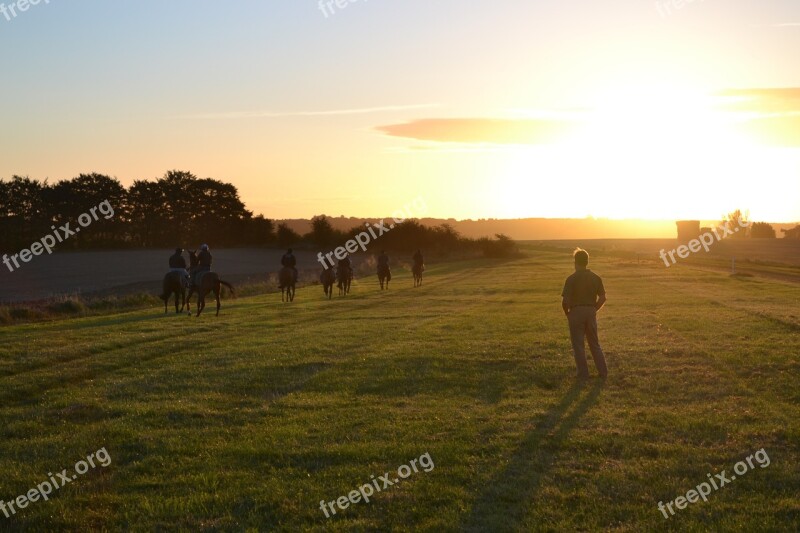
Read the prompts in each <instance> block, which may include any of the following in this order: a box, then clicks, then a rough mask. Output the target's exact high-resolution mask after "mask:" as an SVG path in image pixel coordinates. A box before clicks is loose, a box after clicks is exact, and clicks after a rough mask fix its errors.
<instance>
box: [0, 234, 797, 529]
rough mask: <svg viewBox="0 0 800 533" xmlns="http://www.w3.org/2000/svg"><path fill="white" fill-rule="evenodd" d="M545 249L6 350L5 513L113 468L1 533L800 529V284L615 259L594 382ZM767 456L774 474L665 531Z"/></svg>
mask: <svg viewBox="0 0 800 533" xmlns="http://www.w3.org/2000/svg"><path fill="white" fill-rule="evenodd" d="M590 251H591V250H590ZM528 254H529V255H528V256H527V257H526V258H523V259H518V260H514V261H507V262H497V261H494V262H493V261H489V260H474V261H464V262H454V263H446V264H442V265H431V266H430V267H429V269H428V271H427V272H426V279H425V284H424V286H423V287H421V288H418V289H412V288H411V280H410V276H409V274H408V273H407V272H401V271H397V272H395V280H394V281H393V286H392V288H391V290H390V291H388V292H383V293H381V292H380V291H378V290H377V280H376V279H374V278H369V279H363V280H359V281H358V282H357V283H356V284H355V285H354V291H353V293H352V294H351V295H350V296H348V297H347V298H346V299H344V298H341V299H337V298H336V297H334V300H333V301H327V300H323V298H322V290H321V288H320V287H318V286H313V287H307V288H304V289H301V290H299V291H298V293H297V299H296V300H295V302H294V303H293V304H289V305H283V304H281V302H280V296H279V295H276V294H270V295H266V296H256V297H249V298H241V299H239V300H225V301H224V302H223V309H222V314H221V316H220V317H219V318H215V317H214V316H213V313H210V312H207V313H206V314H204V315H203V316H202V317H201V318H199V319H196V318H188V317H187V316H185V315H181V316H175V315H174V314H170V315H163V314H161V313H162V309H159V308H153V309H151V310H148V311H136V312H129V313H124V314H118V315H109V316H102V317H91V318H82V319H73V320H65V321H54V322H47V323H38V324H29V325H19V326H9V327H4V328H2V329H0V339H2V341H3V342H2V345H0V383H2V387H0V417H1V418H0V420H2V424H1V425H0V428H1V430H2V440H0V468H2V472H3V475H2V476H0V499H2V500H4V501H5V502H9V501H12V500H13V499H15V498H16V497H17V496H18V495H23V494H26V493H27V492H28V491H29V490H30V489H31V488H33V487H36V486H37V485H38V484H40V483H42V482H43V481H46V480H48V479H49V477H50V475H48V473H51V472H52V473H53V474H54V475H55V474H56V473H57V472H61V471H62V469H67V472H68V473H74V468H73V465H75V463H76V461H78V460H80V459H83V458H86V456H87V455H88V454H91V453H92V452H95V451H96V450H98V449H100V448H105V450H106V451H107V453H108V455H109V456H110V458H111V463H110V464H109V465H108V466H106V467H103V466H97V467H96V468H90V469H89V470H88V472H87V473H86V474H84V475H81V476H77V478H76V479H75V480H73V481H72V482H71V483H69V484H68V485H67V486H65V487H63V488H61V489H59V490H55V491H53V493H52V494H51V495H50V499H49V501H41V500H40V501H37V502H33V503H30V504H29V505H27V507H25V508H24V509H19V510H18V512H17V513H16V514H14V515H12V516H11V517H10V518H6V517H5V516H3V515H2V514H0V529H2V530H21V531H25V530H28V531H55V530H83V531H85V530H90V529H91V530H130V531H152V530H162V531H166V530H184V531H245V530H250V531H307V530H308V531H392V530H397V531H412V530H415V531H416V530H420V531H432V530H435V531H476V532H477V531H601V530H605V531H631V532H633V531H636V532H640V531H797V530H798V529H800V501H799V500H798V495H800V408H798V405H800V384H798V375H800V285H798V284H792V283H789V282H786V281H780V280H775V279H764V278H759V277H757V276H756V277H748V278H736V277H731V276H729V275H727V274H725V273H722V272H710V271H703V270H694V269H691V268H689V267H682V266H677V267H672V268H669V269H667V268H664V267H663V265H658V264H656V263H647V264H639V265H637V264H636V261H635V260H634V261H630V260H626V259H622V258H619V257H612V256H606V257H603V256H602V255H601V254H595V255H596V257H593V262H592V265H590V266H591V267H592V268H593V269H594V270H595V271H596V272H598V273H599V274H601V275H602V276H603V278H604V281H605V286H606V289H607V291H608V296H609V303H608V304H607V306H606V308H604V309H603V310H602V311H601V313H600V329H601V342H602V343H603V345H604V348H605V350H606V356H607V359H608V361H609V369H610V376H609V378H608V380H607V381H605V382H602V381H600V380H598V379H592V380H591V381H589V382H588V383H586V384H584V385H583V386H579V385H578V384H577V383H576V381H575V379H574V373H575V368H574V362H573V360H572V355H571V350H570V346H569V339H568V335H567V329H566V322H565V318H564V316H563V314H562V312H561V309H560V298H559V294H560V290H561V287H562V284H563V281H564V278H565V277H566V276H567V275H568V274H570V272H571V258H570V257H569V255H565V254H563V253H562V254H559V253H556V252H549V251H531V250H528ZM207 311H208V309H207ZM591 370H592V372H593V373H594V369H593V368H591ZM762 448H763V449H764V451H765V453H766V454H768V457H769V459H770V464H769V466H766V467H763V468H762V467H761V466H760V465H759V464H755V467H754V468H753V469H750V470H749V471H748V472H747V473H746V474H744V475H741V476H736V479H735V480H734V481H731V482H730V483H728V484H726V485H725V486H724V487H721V488H720V489H719V490H717V491H714V492H712V493H711V494H710V495H709V496H708V501H707V502H703V501H702V500H701V501H699V502H698V503H691V504H689V505H688V507H687V508H685V509H683V510H677V511H676V514H675V516H671V517H670V518H669V519H665V518H664V516H663V515H662V513H661V512H660V511H659V509H658V507H657V506H658V503H659V501H663V502H664V503H666V502H670V501H672V500H675V498H677V497H678V496H681V495H684V496H685V495H686V492H687V491H688V490H690V489H693V488H695V487H696V486H697V485H699V484H701V483H703V482H705V481H707V480H708V477H707V474H712V475H713V474H715V473H720V472H722V471H723V470H726V471H727V476H728V477H730V476H731V474H733V470H734V465H735V464H736V463H737V461H740V460H743V459H745V458H746V457H747V456H749V455H751V454H754V453H755V452H756V451H757V450H761V449H762ZM424 454H429V457H430V459H431V461H432V463H433V465H435V466H434V467H433V468H431V469H429V471H427V472H426V471H424V470H423V469H422V468H419V471H418V472H416V473H411V474H410V476H409V477H408V478H407V479H405V480H402V481H400V482H399V483H397V484H395V485H394V486H391V487H388V488H385V489H382V490H381V491H380V492H377V491H376V492H375V494H374V495H373V496H372V497H371V501H370V502H369V503H365V502H363V501H361V502H358V503H354V504H350V505H349V507H348V508H347V509H344V510H340V509H337V511H338V512H337V514H336V515H335V516H331V517H330V518H326V517H325V515H324V513H323V511H322V510H321V509H320V501H321V500H325V501H326V502H327V501H333V500H336V499H338V498H339V497H341V496H346V495H348V493H350V492H351V491H353V490H354V489H358V488H359V487H360V486H362V485H365V484H369V483H371V482H372V476H375V478H376V479H377V478H378V477H379V476H383V475H384V473H389V474H390V478H396V477H397V475H396V473H397V470H398V467H400V466H401V465H408V464H410V462H411V460H412V459H418V458H419V457H420V456H423V455H424Z"/></svg>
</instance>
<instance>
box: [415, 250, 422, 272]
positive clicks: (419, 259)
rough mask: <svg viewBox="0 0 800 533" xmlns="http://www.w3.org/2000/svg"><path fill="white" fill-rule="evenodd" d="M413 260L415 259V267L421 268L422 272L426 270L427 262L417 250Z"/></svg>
mask: <svg viewBox="0 0 800 533" xmlns="http://www.w3.org/2000/svg"><path fill="white" fill-rule="evenodd" d="M413 259H414V266H415V267H419V268H420V270H423V269H424V268H425V260H424V259H423V258H422V252H421V251H419V250H417V252H416V253H415V254H414V258H413Z"/></svg>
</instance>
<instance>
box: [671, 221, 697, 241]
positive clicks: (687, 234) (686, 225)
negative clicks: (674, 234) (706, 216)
mask: <svg viewBox="0 0 800 533" xmlns="http://www.w3.org/2000/svg"><path fill="white" fill-rule="evenodd" d="M675 224H676V225H677V226H678V240H679V241H681V242H689V241H691V240H692V239H696V238H698V237H699V236H700V221H699V220H679V221H677V222H676V223H675Z"/></svg>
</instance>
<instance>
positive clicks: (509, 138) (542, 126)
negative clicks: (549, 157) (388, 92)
mask: <svg viewBox="0 0 800 533" xmlns="http://www.w3.org/2000/svg"><path fill="white" fill-rule="evenodd" d="M375 129H376V130H377V131H380V132H381V133H384V134H386V135H389V136H392V137H404V138H408V139H415V140H419V141H435V142H446V143H469V144H550V143H554V142H557V141H559V140H561V139H563V138H564V137H565V136H566V135H567V134H569V133H570V132H572V131H573V129H574V122H570V121H564V120H541V119H501V118H426V119H420V120H413V121H411V122H404V123H401V124H389V125H385V126H378V127H376V128H375Z"/></svg>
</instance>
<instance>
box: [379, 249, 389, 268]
mask: <svg viewBox="0 0 800 533" xmlns="http://www.w3.org/2000/svg"><path fill="white" fill-rule="evenodd" d="M378 272H387V273H388V272H389V256H388V255H386V250H381V255H379V256H378Z"/></svg>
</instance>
